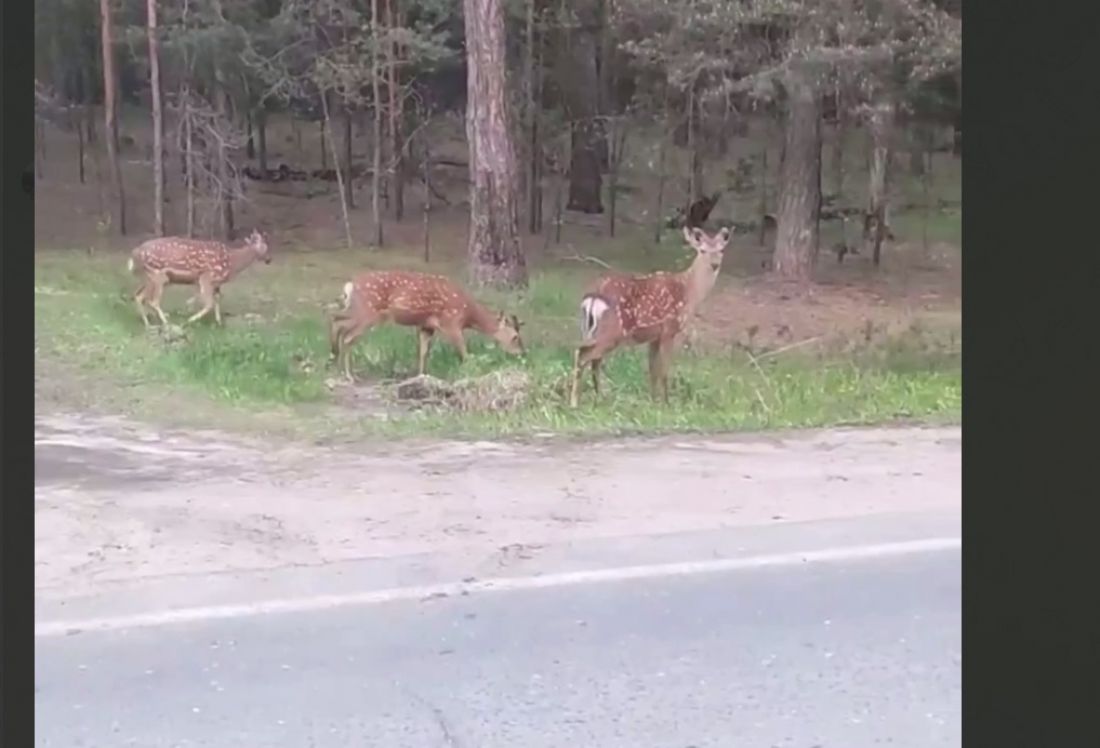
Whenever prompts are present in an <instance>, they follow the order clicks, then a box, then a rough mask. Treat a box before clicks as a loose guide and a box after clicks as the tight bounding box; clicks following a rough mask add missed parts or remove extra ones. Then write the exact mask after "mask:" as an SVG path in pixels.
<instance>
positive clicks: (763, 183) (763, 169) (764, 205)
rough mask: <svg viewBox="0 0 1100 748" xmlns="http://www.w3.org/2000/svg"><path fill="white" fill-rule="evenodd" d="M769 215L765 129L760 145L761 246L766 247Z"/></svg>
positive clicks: (766, 129)
mask: <svg viewBox="0 0 1100 748" xmlns="http://www.w3.org/2000/svg"><path fill="white" fill-rule="evenodd" d="M767 215H768V128H767V127H766V126H765V128H764V138H763V139H762V141H761V144H760V246H761V247H763V246H764V240H765V237H766V234H767V221H766V220H765V219H766V218H767Z"/></svg>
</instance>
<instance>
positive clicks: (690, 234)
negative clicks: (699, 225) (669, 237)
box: [684, 226, 696, 247]
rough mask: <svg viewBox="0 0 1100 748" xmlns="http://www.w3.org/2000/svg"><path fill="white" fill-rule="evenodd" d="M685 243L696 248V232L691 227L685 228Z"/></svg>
mask: <svg viewBox="0 0 1100 748" xmlns="http://www.w3.org/2000/svg"><path fill="white" fill-rule="evenodd" d="M684 241H686V242H687V243H688V244H690V245H691V246H693V247H694V246H695V242H696V238H695V231H694V230H693V229H692V228H691V227H690V226H684Z"/></svg>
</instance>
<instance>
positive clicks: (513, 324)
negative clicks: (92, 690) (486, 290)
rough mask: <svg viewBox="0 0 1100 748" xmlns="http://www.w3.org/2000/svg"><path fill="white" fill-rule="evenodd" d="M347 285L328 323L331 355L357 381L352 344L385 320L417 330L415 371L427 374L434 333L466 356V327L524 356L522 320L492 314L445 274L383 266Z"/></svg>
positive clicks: (348, 376) (462, 355)
mask: <svg viewBox="0 0 1100 748" xmlns="http://www.w3.org/2000/svg"><path fill="white" fill-rule="evenodd" d="M348 285H349V286H350V293H347V289H345V299H344V301H345V308H344V310H343V311H342V312H340V313H338V314H336V315H334V316H333V319H332V323H331V325H330V327H329V342H330V344H331V347H332V355H333V358H334V359H335V360H336V363H337V365H338V366H340V365H341V364H342V367H343V371H344V375H345V376H346V377H347V378H348V380H349V381H351V380H352V379H353V377H352V374H351V363H350V359H349V356H348V352H349V348H350V346H351V344H352V343H353V342H355V340H356V339H357V338H358V337H359V336H360V335H362V334H363V333H364V332H366V331H367V330H368V329H370V328H371V327H373V326H375V325H378V324H381V323H383V322H393V323H394V324H398V325H403V326H406V327H415V328H417V331H418V339H419V351H418V362H417V371H418V373H419V374H421V375H423V374H424V371H425V367H426V365H427V359H428V353H429V351H430V349H431V344H432V339H433V337H434V336H435V333H437V332H438V333H440V334H441V335H442V336H443V338H444V339H445V340H446V341H447V342H448V343H450V344H451V345H453V346H454V347H455V349H456V350H457V351H458V355H459V357H461V358H462V359H465V358H466V340H465V337H464V336H463V330H467V329H474V330H477V331H478V332H480V333H482V334H483V335H488V336H489V337H491V338H493V339H494V340H496V341H497V343H499V344H500V346H501V347H502V348H504V350H506V351H507V352H509V353H512V354H522V353H523V352H524V349H523V341H522V340H521V339H520V336H519V327H520V325H519V320H518V319H516V317H515V316H514V315H513V316H511V317H508V316H506V315H504V314H503V313H502V314H500V315H499V316H497V315H494V314H493V313H492V312H490V311H489V310H488V309H486V308H485V307H484V306H483V305H482V304H480V303H479V302H478V301H477V300H476V299H474V298H473V297H472V296H470V294H468V293H467V292H466V291H465V290H464V289H463V288H461V287H460V286H458V285H457V284H456V283H454V282H453V281H451V280H450V279H449V278H445V277H443V276H441V275H426V274H424V273H416V272H411V271H405V270H385V271H382V270H379V271H372V272H367V273H362V274H360V275H357V276H356V277H355V278H353V279H352V280H351V281H350V283H349V284H348Z"/></svg>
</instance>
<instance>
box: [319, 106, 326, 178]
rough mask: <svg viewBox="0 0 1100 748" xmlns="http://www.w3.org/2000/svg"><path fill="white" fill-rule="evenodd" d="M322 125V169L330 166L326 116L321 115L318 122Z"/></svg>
mask: <svg viewBox="0 0 1100 748" xmlns="http://www.w3.org/2000/svg"><path fill="white" fill-rule="evenodd" d="M317 124H318V125H320V127H319V128H317V129H319V130H320V131H321V171H324V170H325V169H327V168H328V146H327V145H325V118H324V117H321V121H320V122H318V123H317Z"/></svg>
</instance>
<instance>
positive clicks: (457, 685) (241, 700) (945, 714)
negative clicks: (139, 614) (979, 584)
mask: <svg viewBox="0 0 1100 748" xmlns="http://www.w3.org/2000/svg"><path fill="white" fill-rule="evenodd" d="M959 569H960V566H959V554H958V551H940V552H929V553H918V554H912V555H906V556H897V557H893V558H882V559H863V560H859V561H852V562H842V561H837V562H829V563H819V564H805V565H802V566H797V567H776V568H761V569H748V570H741V571H731V572H725V573H712V574H698V575H694V576H681V577H669V578H666V579H651V580H645V581H641V580H638V581H625V582H617V583H606V584H591V585H585V584H579V585H570V586H563V587H559V588H553V589H541V590H526V591H515V592H504V593H495V594H480V595H471V596H469V597H456V598H443V599H433V600H427V601H420V602H411V601H410V602H395V603H389V604H380V605H373V606H364V607H356V606H351V607H345V608H336V609H331V610H325V611H312V612H307V613H298V614H286V615H268V616H257V617H242V618H236V619H230V620H221V621H211V622H193V623H188V624H183V625H176V626H165V627H155V628H146V629H138V630H132V631H110V632H97V633H84V634H79V635H74V636H67V637H66V636H61V637H51V638H48V639H40V640H39V643H38V650H37V653H36V665H35V670H36V673H35V682H36V711H35V720H36V735H37V745H39V746H78V745H84V746H108V745H109V746H126V745H135V746H148V747H150V748H151V747H153V746H181V747H182V746H249V747H252V746H288V747H291V746H293V747H294V748H298V747H299V746H313V745H316V746H356V747H357V748H358V747H360V746H409V747H410V748H419V747H421V746H475V747H478V748H491V747H493V746H501V747H504V746H508V747H511V746H530V747H535V746H547V747H548V748H549V747H550V746H569V745H576V746H600V747H607V748H611V747H613V746H623V747H624V748H626V747H630V748H648V747H649V746H653V747H654V748H687V747H688V746H697V747H698V748H703V746H715V747H718V746H754V747H755V746H760V747H762V748H768V747H769V746H784V747H786V746H794V747H795V748H811V747H812V746H821V748H826V747H830V746H831V747H835V748H863V747H864V746H868V747H869V746H880V745H890V746H897V747H898V748H903V747H905V746H912V748H935V747H936V746H958V745H960V744H961V733H960V730H961V728H960V703H961V672H960V658H961V635H960V579H959Z"/></svg>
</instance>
